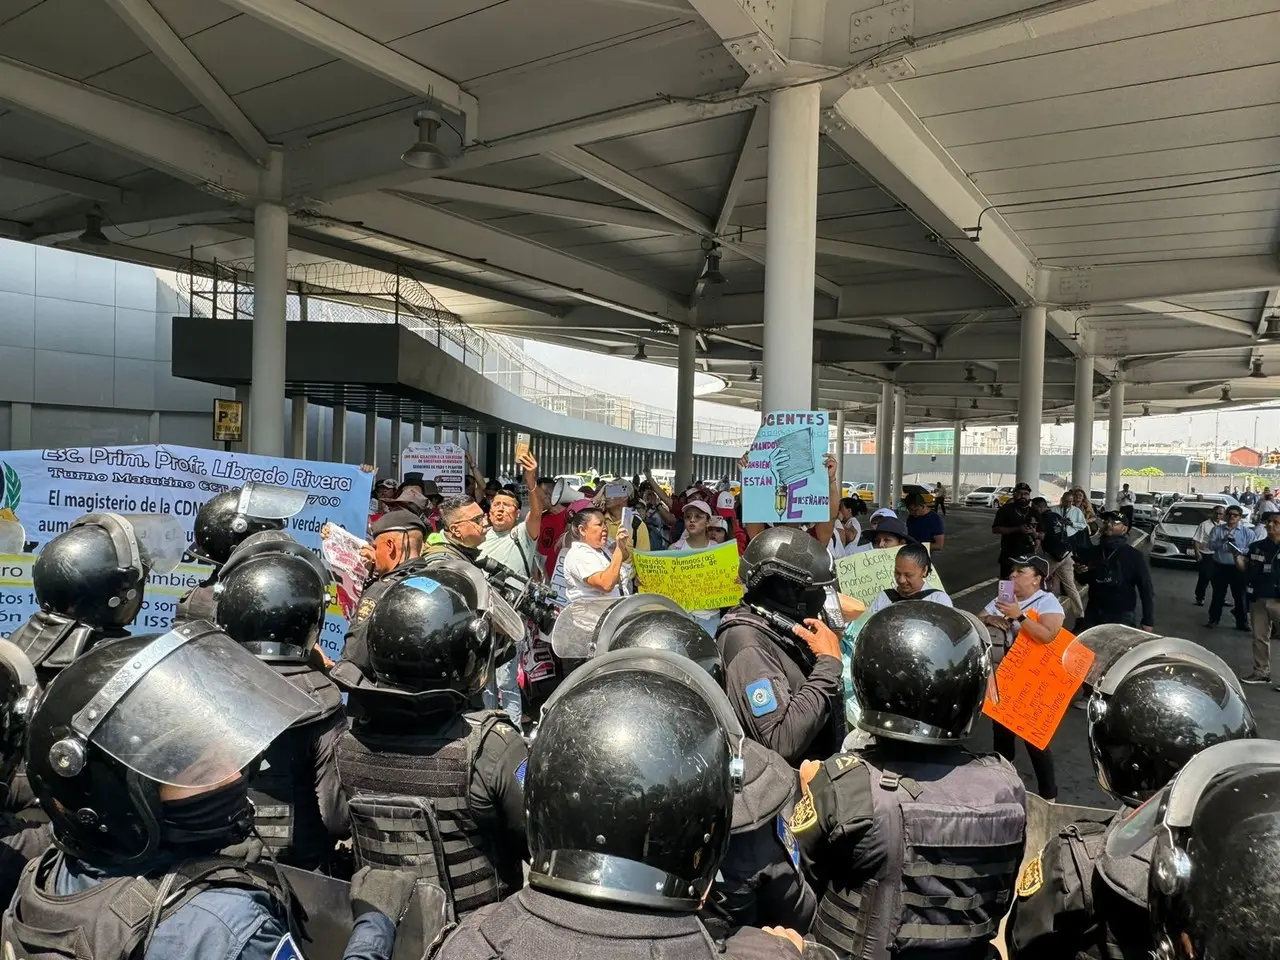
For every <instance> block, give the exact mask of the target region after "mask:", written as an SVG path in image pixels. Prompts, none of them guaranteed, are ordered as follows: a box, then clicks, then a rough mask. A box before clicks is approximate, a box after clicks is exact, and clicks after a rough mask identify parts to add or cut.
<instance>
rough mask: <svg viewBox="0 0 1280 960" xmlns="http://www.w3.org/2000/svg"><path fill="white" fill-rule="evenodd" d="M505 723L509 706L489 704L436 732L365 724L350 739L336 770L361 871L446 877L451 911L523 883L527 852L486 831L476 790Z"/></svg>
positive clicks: (342, 745)
mask: <svg viewBox="0 0 1280 960" xmlns="http://www.w3.org/2000/svg"><path fill="white" fill-rule="evenodd" d="M497 724H506V725H507V726H509V727H511V728H512V729H514V725H513V724H512V723H511V721H510V720H509V719H508V718H507V715H506V714H505V713H503V712H501V711H498V710H492V711H490V710H483V711H476V712H474V713H466V714H463V715H461V716H455V717H452V718H450V719H449V720H448V721H446V722H445V724H444V725H443V726H442V727H439V728H438V729H436V730H435V731H434V732H432V733H426V734H403V735H398V734H392V733H384V732H381V731H378V732H375V731H374V730H372V729H370V727H369V725H368V724H361V725H360V726H359V727H357V728H356V729H355V730H351V731H348V732H347V733H346V734H345V735H344V736H343V737H342V739H341V740H340V741H339V743H338V749H337V757H338V773H339V777H340V778H341V780H342V786H343V788H344V789H345V790H346V791H347V796H348V798H349V809H350V812H351V836H352V843H353V847H354V853H355V861H356V868H357V869H359V868H360V867H364V866H368V867H373V868H375V869H378V868H385V869H402V870H410V871H412V872H415V873H416V874H417V875H418V876H419V877H421V878H423V879H427V880H430V881H432V882H433V883H436V884H438V885H439V886H440V887H442V888H443V889H444V890H445V892H446V894H447V895H448V900H449V903H450V905H451V917H450V919H455V918H459V917H461V916H464V915H465V914H467V913H469V912H471V911H473V910H475V909H477V908H479V907H482V906H485V905H486V904H490V903H496V902H497V901H499V900H501V899H503V898H504V897H506V896H508V895H509V894H510V893H512V892H513V891H514V890H516V889H519V887H520V886H522V884H523V877H522V872H521V861H520V858H519V856H518V855H516V856H512V855H511V854H508V853H505V852H504V851H502V849H501V847H500V845H499V844H498V843H497V842H495V839H494V838H486V837H485V836H484V835H483V834H482V832H481V830H480V827H479V825H478V824H477V823H476V821H475V818H474V817H473V816H472V814H471V805H470V800H469V798H468V787H469V785H470V782H471V772H472V769H473V766H474V760H475V755H476V753H477V751H478V750H479V749H480V745H481V744H482V743H483V742H484V739H485V737H486V736H488V734H489V732H490V731H491V730H492V729H493V728H494V726H495V725H497ZM442 863H443V865H444V868H443V870H442V869H441V868H440V864H442Z"/></svg>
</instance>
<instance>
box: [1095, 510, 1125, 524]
mask: <svg viewBox="0 0 1280 960" xmlns="http://www.w3.org/2000/svg"><path fill="white" fill-rule="evenodd" d="M1098 519H1099V520H1101V521H1102V522H1103V523H1123V524H1125V526H1128V523H1127V522H1126V521H1125V519H1124V514H1123V513H1121V512H1120V511H1119V510H1103V511H1102V512H1101V513H1100V514H1098Z"/></svg>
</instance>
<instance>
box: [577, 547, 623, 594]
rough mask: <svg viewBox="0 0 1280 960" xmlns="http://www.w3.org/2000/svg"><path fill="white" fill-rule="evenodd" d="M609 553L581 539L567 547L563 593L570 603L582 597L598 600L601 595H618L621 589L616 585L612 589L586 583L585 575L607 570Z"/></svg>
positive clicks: (589, 575) (593, 574)
mask: <svg viewBox="0 0 1280 960" xmlns="http://www.w3.org/2000/svg"><path fill="white" fill-rule="evenodd" d="M610 562H611V561H610V559H609V554H607V553H605V552H604V551H603V550H597V549H596V548H595V547H589V546H587V545H586V544H585V543H583V542H582V541H581V540H579V541H578V542H577V543H575V544H573V545H572V546H570V547H569V549H568V551H567V552H566V554H565V559H564V595H565V598H566V599H567V600H569V602H570V603H572V602H573V601H574V600H581V599H583V598H584V597H586V598H590V599H594V600H599V599H601V598H603V597H620V596H622V591H621V589H619V587H618V586H616V585H615V586H614V588H613V589H612V590H609V591H605V590H598V589H597V588H595V587H593V586H591V584H589V583H587V577H594V576H595V575H596V574H597V573H599V572H600V571H602V570H608V569H609V564H610Z"/></svg>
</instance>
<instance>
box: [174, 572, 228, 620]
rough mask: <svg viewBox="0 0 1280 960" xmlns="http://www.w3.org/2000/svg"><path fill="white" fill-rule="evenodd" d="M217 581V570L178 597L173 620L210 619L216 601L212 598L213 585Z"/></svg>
mask: <svg viewBox="0 0 1280 960" xmlns="http://www.w3.org/2000/svg"><path fill="white" fill-rule="evenodd" d="M217 582H218V571H217V570H215V571H213V573H211V574H209V576H208V578H207V579H205V580H202V581H200V583H199V584H198V585H197V586H194V587H192V588H191V589H190V590H188V591H187V592H186V593H184V594H183V595H182V596H180V597H179V598H178V608H177V610H175V611H174V614H173V622H174V623H175V624H177V623H185V622H187V621H190V620H212V619H213V613H214V611H215V610H216V609H217V606H218V604H217V601H215V600H214V598H213V587H214V584H216V583H217Z"/></svg>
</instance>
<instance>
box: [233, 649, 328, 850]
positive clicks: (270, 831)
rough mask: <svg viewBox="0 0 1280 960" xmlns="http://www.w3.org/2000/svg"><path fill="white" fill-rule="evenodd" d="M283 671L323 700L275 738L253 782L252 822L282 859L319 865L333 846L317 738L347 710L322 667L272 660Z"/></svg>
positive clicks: (289, 677) (300, 688)
mask: <svg viewBox="0 0 1280 960" xmlns="http://www.w3.org/2000/svg"><path fill="white" fill-rule="evenodd" d="M272 667H273V668H274V669H275V671H276V673H278V674H280V675H281V676H282V677H284V678H285V679H286V680H288V681H289V682H290V683H292V684H293V685H294V686H295V687H297V688H298V689H299V690H301V691H302V692H303V693H305V694H307V696H309V697H311V698H312V699H313V700H315V701H316V702H317V703H319V704H320V708H321V710H322V713H321V714H320V716H319V717H308V718H307V722H306V723H304V724H299V725H297V726H294V727H290V728H289V729H288V730H286V731H285V732H284V733H282V734H280V736H278V737H276V739H275V740H274V741H273V742H272V744H271V746H269V747H268V748H267V752H266V754H265V755H264V756H263V758H262V763H261V765H260V766H259V769H258V773H257V774H256V775H255V776H254V777H253V779H252V780H251V781H250V782H249V799H250V800H251V801H253V825H254V828H255V829H256V830H257V832H258V836H259V837H261V838H262V842H263V844H264V845H266V847H267V849H269V850H270V851H271V853H272V855H273V856H274V857H275V859H276V860H278V861H279V862H280V863H286V864H289V865H290V866H294V867H301V868H303V869H304V870H315V869H317V868H318V867H320V866H321V865H322V864H323V863H325V862H326V861H327V860H328V858H329V855H330V853H332V851H333V847H334V840H333V838H332V837H331V836H330V835H329V832H328V831H327V830H326V829H325V826H324V820H323V818H322V817H321V815H320V801H319V799H318V798H317V796H316V776H317V771H316V757H315V746H314V745H315V740H316V738H317V737H318V736H319V735H320V734H321V733H322V732H323V731H324V730H326V729H328V727H329V726H330V725H331V724H332V723H333V719H332V718H333V717H334V715H335V714H337V713H339V712H341V710H342V694H341V693H339V692H338V688H337V687H336V686H334V684H333V683H332V682H331V681H330V680H329V678H328V677H326V676H325V675H324V674H323V673H321V672H320V671H319V670H315V669H314V668H312V667H311V666H309V665H308V664H305V663H297V664H293V663H277V664H272Z"/></svg>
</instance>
